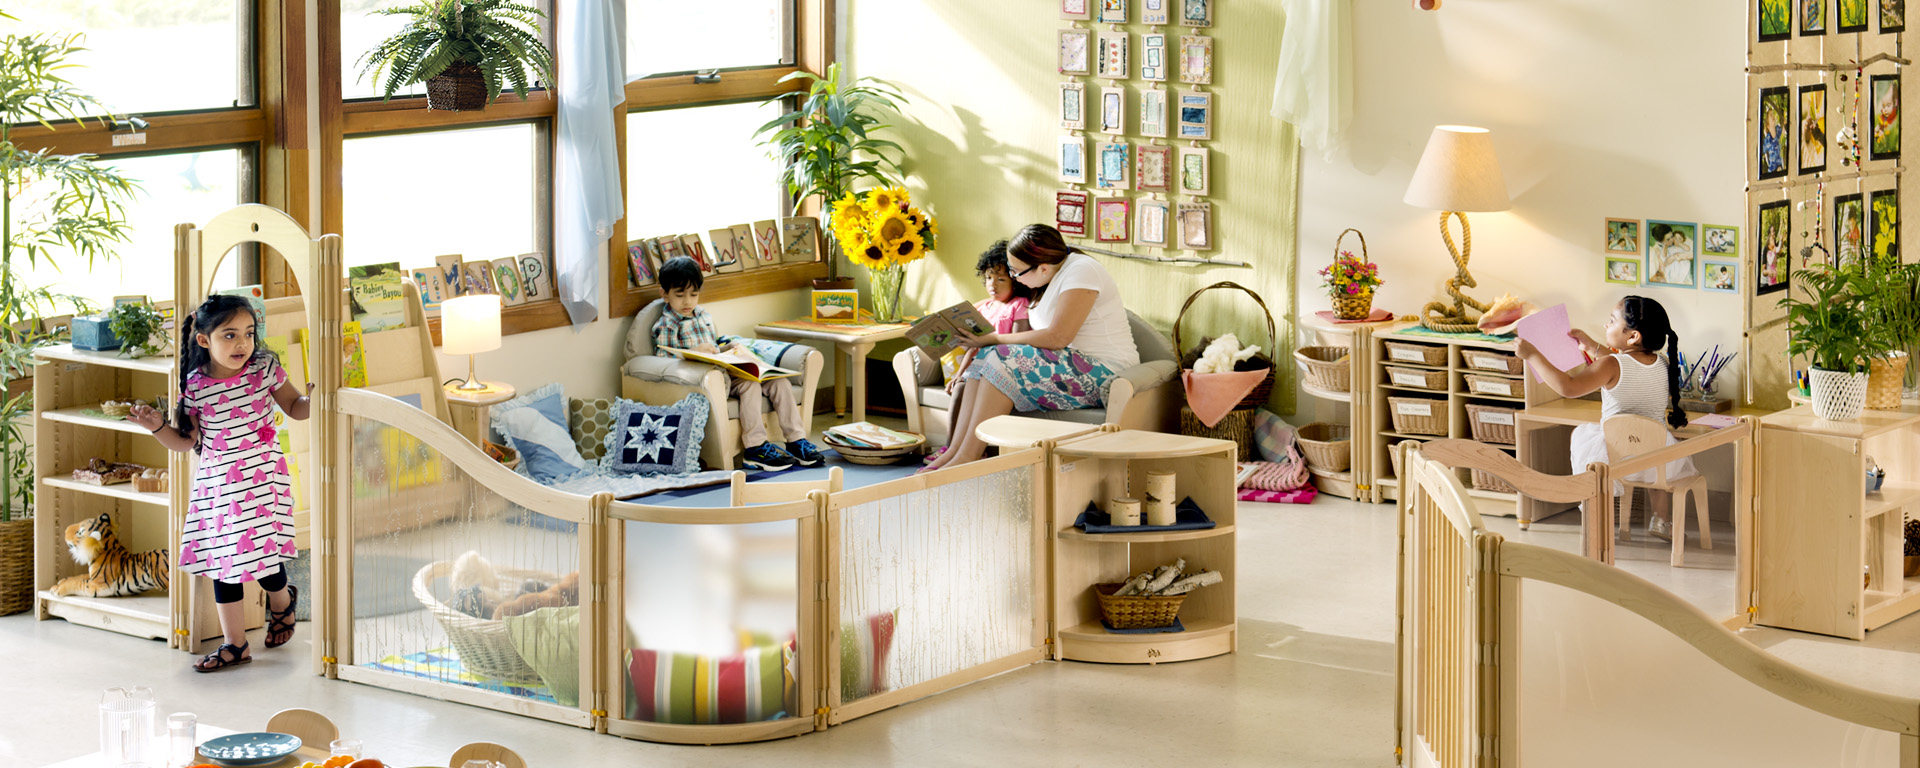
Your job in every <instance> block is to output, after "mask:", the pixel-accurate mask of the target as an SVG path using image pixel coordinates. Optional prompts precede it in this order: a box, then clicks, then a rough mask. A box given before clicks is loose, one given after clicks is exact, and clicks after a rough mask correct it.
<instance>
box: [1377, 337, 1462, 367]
mask: <svg viewBox="0 0 1920 768" xmlns="http://www.w3.org/2000/svg"><path fill="white" fill-rule="evenodd" d="M1381 343H1383V344H1386V345H1387V362H1390V363H1413V364H1414V365H1438V366H1445V365H1446V364H1447V348H1446V347H1436V346H1433V345H1431V344H1408V343H1406V342H1402V341H1387V342H1381Z"/></svg>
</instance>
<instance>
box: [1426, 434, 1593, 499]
mask: <svg viewBox="0 0 1920 768" xmlns="http://www.w3.org/2000/svg"><path fill="white" fill-rule="evenodd" d="M1407 448H1409V449H1414V450H1418V451H1419V452H1420V453H1421V454H1422V455H1423V456H1425V457H1426V458H1428V459H1430V460H1433V461H1438V462H1440V463H1442V464H1445V465H1447V466H1449V467H1454V468H1456V469H1479V470H1481V471H1484V472H1488V473H1490V474H1493V475H1495V476H1497V477H1499V478H1500V479H1502V480H1505V481H1507V482H1508V483H1509V484H1511V485H1513V487H1515V488H1518V489H1519V490H1520V492H1521V493H1523V494H1526V495H1528V496H1531V497H1533V498H1536V499H1540V500H1542V501H1551V502H1558V503H1563V504H1567V503H1574V502H1581V501H1586V500H1588V499H1589V498H1591V497H1592V493H1593V484H1592V483H1591V482H1589V480H1590V479H1591V478H1588V477H1586V476H1585V475H1586V473H1584V472H1583V473H1581V474H1578V475H1549V474H1545V473H1542V472H1537V471H1534V470H1533V469H1531V468H1529V467H1527V466H1526V465H1524V464H1521V463H1520V460H1519V459H1516V458H1514V457H1512V456H1509V455H1507V453H1506V452H1505V451H1502V450H1500V449H1498V448H1495V447H1493V446H1490V445H1487V444H1486V443H1481V442H1477V441H1473V440H1461V439H1457V438H1456V439H1445V440H1432V441H1428V442H1427V443H1424V444H1421V445H1419V446H1418V448H1415V447H1414V446H1413V445H1408V446H1407ZM1401 466H1403V467H1404V466H1406V460H1405V458H1404V456H1403V457H1402V459H1401Z"/></svg>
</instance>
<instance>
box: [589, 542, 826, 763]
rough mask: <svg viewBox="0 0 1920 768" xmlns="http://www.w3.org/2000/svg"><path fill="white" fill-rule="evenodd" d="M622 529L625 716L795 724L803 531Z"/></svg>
mask: <svg viewBox="0 0 1920 768" xmlns="http://www.w3.org/2000/svg"><path fill="white" fill-rule="evenodd" d="M619 524H621V525H625V526H626V531H625V533H626V560H625V563H624V569H625V573H624V577H625V580H626V589H625V593H626V597H625V601H624V602H625V605H624V606H623V609H624V611H625V614H626V629H625V633H624V638H625V640H624V643H623V645H622V647H621V653H620V656H619V658H620V665H621V667H620V676H619V679H620V680H621V681H623V686H622V688H623V690H621V691H619V692H618V693H619V694H620V698H621V700H622V701H624V706H625V717H626V719H628V720H638V721H643V722H657V723H676V724H681V725H695V724H697V725H715V724H731V723H753V722H762V721H767V720H779V719H784V718H789V717H794V716H795V715H796V713H795V708H796V707H797V701H798V697H799V693H800V692H799V689H798V686H797V682H796V681H797V678H798V671H799V669H800V664H801V661H800V656H799V654H802V653H807V652H809V651H811V650H812V649H810V648H804V647H800V645H801V643H800V641H799V638H798V635H799V631H800V615H799V606H800V546H801V543H800V523H799V521H797V520H780V521H774V522H765V523H748V524H738V525H675V524H669V523H648V522H640V521H635V520H627V521H621V522H620V523H619Z"/></svg>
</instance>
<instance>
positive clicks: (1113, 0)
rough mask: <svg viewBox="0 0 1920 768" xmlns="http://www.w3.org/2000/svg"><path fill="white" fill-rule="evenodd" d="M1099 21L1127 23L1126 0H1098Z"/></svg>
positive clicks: (1103, 22) (1104, 22)
mask: <svg viewBox="0 0 1920 768" xmlns="http://www.w3.org/2000/svg"><path fill="white" fill-rule="evenodd" d="M1100 23H1102V24H1125V23H1127V0H1100Z"/></svg>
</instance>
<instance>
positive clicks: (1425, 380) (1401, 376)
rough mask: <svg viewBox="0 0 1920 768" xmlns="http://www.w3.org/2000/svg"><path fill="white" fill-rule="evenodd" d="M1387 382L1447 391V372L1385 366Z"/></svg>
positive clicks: (1402, 385)
mask: <svg viewBox="0 0 1920 768" xmlns="http://www.w3.org/2000/svg"><path fill="white" fill-rule="evenodd" d="M1386 369H1387V384H1388V385H1389V386H1395V387H1411V388H1414V389H1431V390H1433V391H1435V392H1445V391H1447V372H1446V371H1429V370H1427V369H1425V368H1397V367H1394V366H1391V365H1389V366H1386Z"/></svg>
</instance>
